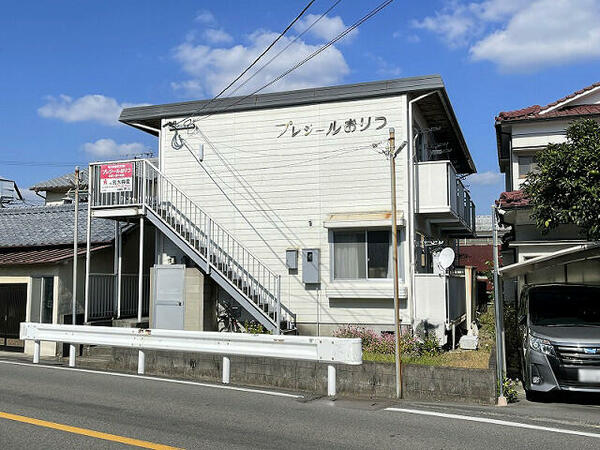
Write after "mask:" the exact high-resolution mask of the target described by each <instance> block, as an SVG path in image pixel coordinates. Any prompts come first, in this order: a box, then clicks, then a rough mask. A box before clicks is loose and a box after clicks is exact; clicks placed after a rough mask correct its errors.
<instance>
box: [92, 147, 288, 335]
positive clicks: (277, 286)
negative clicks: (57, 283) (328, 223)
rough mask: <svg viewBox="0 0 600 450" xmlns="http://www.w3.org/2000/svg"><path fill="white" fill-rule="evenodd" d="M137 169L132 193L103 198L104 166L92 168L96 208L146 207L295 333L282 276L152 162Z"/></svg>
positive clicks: (135, 164) (276, 322)
mask: <svg viewBox="0 0 600 450" xmlns="http://www.w3.org/2000/svg"><path fill="white" fill-rule="evenodd" d="M119 163H131V164H132V168H133V170H132V177H133V180H132V190H131V191H130V192H114V193H113V192H111V193H101V192H100V189H99V186H100V170H101V166H102V165H103V164H109V163H94V164H91V165H90V207H91V208H92V209H101V208H115V207H129V206H134V207H146V208H148V209H150V210H151V211H152V212H154V214H155V215H156V216H157V217H159V218H160V219H161V220H162V221H163V222H164V223H165V224H166V225H167V226H169V227H170V228H171V230H172V231H174V232H175V233H177V234H178V235H179V236H180V237H181V238H182V239H183V240H184V241H186V242H187V243H188V244H189V245H190V247H192V248H193V249H194V251H195V252H196V253H198V254H199V255H201V256H202V257H203V258H204V259H205V260H206V261H207V263H208V264H209V266H210V267H211V268H212V269H214V270H216V271H217V272H218V273H220V274H221V275H222V276H223V277H224V278H225V279H227V280H229V282H230V283H231V284H232V285H233V286H234V287H235V289H236V290H237V291H238V292H239V293H240V294H242V295H244V296H245V297H247V298H249V299H250V300H251V301H252V303H254V304H255V305H256V306H257V309H258V310H259V311H260V312H261V313H262V314H263V316H264V317H265V318H266V319H267V320H269V321H270V322H271V323H272V324H274V326H275V327H276V328H277V329H279V328H280V327H281V325H282V323H283V324H284V325H285V327H286V328H287V329H292V328H293V327H295V321H296V317H295V314H294V313H292V312H291V311H290V310H289V309H288V308H286V307H285V306H284V305H282V304H281V295H280V293H281V276H280V275H278V274H276V273H275V272H273V271H272V270H271V269H269V268H268V267H267V266H266V265H265V264H263V263H262V262H261V261H260V260H259V259H258V258H257V257H256V256H254V255H253V254H252V253H251V252H250V251H249V250H248V249H246V248H245V247H244V246H243V245H242V244H241V243H240V242H239V241H238V240H237V239H235V238H234V237H233V236H232V235H231V234H230V233H229V232H227V231H226V230H225V229H224V228H223V227H221V226H220V225H219V224H218V223H216V222H215V221H214V220H213V219H211V218H210V216H208V215H207V214H206V213H205V212H204V211H203V210H202V208H200V207H199V206H198V205H197V204H196V203H195V202H194V201H192V200H191V199H190V198H189V197H188V196H187V195H186V194H185V193H184V192H183V191H182V190H181V189H180V188H179V187H178V186H177V185H176V184H175V183H173V182H172V181H171V180H169V179H168V178H167V177H166V176H165V175H163V174H162V173H161V172H160V171H159V169H158V168H157V167H156V166H154V165H153V164H152V163H151V162H150V161H148V160H140V159H137V160H136V159H134V160H128V161H119Z"/></svg>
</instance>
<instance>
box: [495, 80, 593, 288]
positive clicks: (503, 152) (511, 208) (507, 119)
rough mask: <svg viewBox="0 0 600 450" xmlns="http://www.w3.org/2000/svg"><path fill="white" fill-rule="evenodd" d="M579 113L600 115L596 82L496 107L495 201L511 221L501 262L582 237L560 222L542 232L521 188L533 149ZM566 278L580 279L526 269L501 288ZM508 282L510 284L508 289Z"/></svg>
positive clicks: (555, 138)
mask: <svg viewBox="0 0 600 450" xmlns="http://www.w3.org/2000/svg"><path fill="white" fill-rule="evenodd" d="M582 117H592V118H600V83H594V84H592V85H590V86H588V87H585V88H583V89H581V90H579V91H576V92H574V93H572V94H569V95H567V96H566V97H563V98H561V99H559V100H556V101H554V102H552V103H550V104H548V105H546V106H539V105H533V106H529V107H527V108H523V109H519V110H515V111H506V112H501V113H500V114H498V116H497V117H496V137H497V146H498V162H499V165H500V171H501V172H503V173H504V174H505V183H506V186H505V189H506V192H503V193H502V194H501V195H500V198H499V200H498V202H497V204H498V206H499V207H500V209H501V212H502V213H503V214H502V215H501V220H502V221H503V222H504V223H505V224H507V225H510V226H512V230H511V232H510V233H509V234H507V237H506V238H505V246H504V249H503V255H502V256H503V263H504V265H509V264H512V263H519V262H524V261H526V260H528V259H531V258H534V257H537V256H543V255H548V254H550V253H553V252H556V251H558V250H561V249H565V248H569V247H572V246H574V245H577V244H580V243H584V242H585V240H584V239H583V238H582V236H581V235H580V234H579V233H578V230H577V229H576V227H574V226H572V225H561V226H559V227H558V228H556V229H554V230H552V231H550V232H549V233H548V234H542V233H541V232H540V231H539V230H538V229H537V228H536V226H535V224H534V222H533V221H532V220H531V218H530V212H531V207H530V205H529V202H528V199H527V198H525V197H524V195H523V192H522V190H521V186H522V184H523V182H524V181H525V178H526V176H527V174H528V173H529V172H531V171H532V170H535V167H536V166H535V164H536V163H535V155H536V153H537V152H539V151H540V150H541V149H543V148H545V147H546V146H547V145H548V144H549V143H560V142H564V141H565V139H566V128H567V127H568V126H569V124H570V123H571V122H572V121H573V120H576V119H579V118H582ZM580 272H581V271H580ZM579 278H581V274H580V275H579ZM567 279H568V280H569V281H585V280H583V279H578V275H577V274H575V273H573V274H570V276H569V274H567V273H566V272H565V270H564V268H562V267H557V268H556V273H549V272H547V271H545V272H543V273H538V274H535V273H531V274H529V275H527V276H521V277H520V279H519V280H513V282H509V283H505V287H506V291H505V293H506V295H507V297H508V298H509V299H510V298H513V297H514V295H515V293H516V292H517V289H518V286H520V285H522V284H523V283H526V282H529V283H533V282H536V281H567ZM517 281H518V282H517ZM511 285H512V286H513V287H514V288H513V289H511V288H508V286H511Z"/></svg>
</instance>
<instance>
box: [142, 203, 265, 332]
mask: <svg viewBox="0 0 600 450" xmlns="http://www.w3.org/2000/svg"><path fill="white" fill-rule="evenodd" d="M146 218H147V219H148V220H149V221H150V222H151V223H152V224H153V225H154V226H155V227H156V228H158V229H159V230H160V232H161V233H163V234H164V235H165V236H166V237H167V238H169V239H170V240H171V241H172V242H173V243H174V244H175V245H177V247H178V248H179V249H180V250H182V251H183V252H184V253H185V254H186V255H187V256H188V257H190V258H191V259H192V261H194V263H196V264H197V265H198V267H200V269H201V270H202V271H203V272H204V273H205V274H207V275H209V276H210V277H211V278H212V279H213V280H214V281H215V282H216V283H217V284H218V285H219V286H221V287H222V288H223V289H225V291H226V292H227V293H228V294H229V295H231V297H233V299H234V300H235V301H236V302H238V303H239V304H240V306H241V307H242V308H244V309H245V310H246V311H248V312H249V313H250V314H251V315H252V317H254V318H255V319H256V320H257V321H258V322H260V324H261V325H262V326H264V327H265V328H266V329H267V330H269V331H271V332H275V331H276V330H277V324H276V323H275V322H274V321H273V320H271V319H270V318H268V317H267V315H266V314H265V313H264V312H263V311H262V310H261V309H260V308H259V307H258V306H257V305H256V304H255V303H254V302H251V301H250V300H248V298H247V297H246V295H245V294H243V293H242V292H240V291H239V289H238V288H237V287H236V286H234V285H233V283H232V282H231V281H230V280H229V279H227V278H225V277H224V276H223V275H222V274H221V273H220V272H218V271H216V270H210V269H209V265H208V261H207V260H206V258H205V257H204V256H202V255H201V254H200V253H199V252H198V251H197V250H196V249H194V248H193V247H192V246H191V245H190V244H189V243H188V242H187V241H186V240H185V239H183V238H182V237H181V236H180V235H179V233H177V232H176V231H174V230H173V229H172V227H171V226H170V225H169V224H167V223H166V222H165V221H164V220H163V219H162V218H161V217H160V216H158V215H157V214H156V213H155V212H154V211H153V210H152V209H150V208H146Z"/></svg>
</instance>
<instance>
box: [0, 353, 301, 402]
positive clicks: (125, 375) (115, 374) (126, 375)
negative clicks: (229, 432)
mask: <svg viewBox="0 0 600 450" xmlns="http://www.w3.org/2000/svg"><path fill="white" fill-rule="evenodd" d="M0 363H1V364H11V365H15V366H27V367H33V368H41V369H55V370H70V371H73V372H83V373H93V374H96V375H109V376H113V377H123V378H139V379H142V380H151V381H163V382H166V383H175V384H188V385H192V386H201V387H210V388H215V389H225V390H229V391H241V392H250V393H253V394H264V395H273V396H275V397H287V398H304V396H302V395H298V394H288V393H287V392H277V391H267V390H264V389H252V388H243V387H237V386H224V385H221V384H210V383H200V382H197V381H187V380H175V379H172V378H159V377H150V376H146V375H135V374H132V373H118V372H102V371H99V370H90V369H78V368H76V367H62V366H48V365H45V364H32V363H24V362H17V361H6V360H1V359H0Z"/></svg>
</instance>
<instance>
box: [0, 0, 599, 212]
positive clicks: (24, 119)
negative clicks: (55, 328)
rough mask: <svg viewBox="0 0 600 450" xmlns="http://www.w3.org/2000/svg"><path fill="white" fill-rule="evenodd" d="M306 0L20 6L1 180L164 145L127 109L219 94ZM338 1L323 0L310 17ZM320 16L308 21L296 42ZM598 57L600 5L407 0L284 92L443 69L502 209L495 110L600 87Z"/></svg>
mask: <svg viewBox="0 0 600 450" xmlns="http://www.w3.org/2000/svg"><path fill="white" fill-rule="evenodd" d="M305 3H306V2H305V1H304V0H302V1H295V0H294V1H286V2H282V1H280V0H276V1H267V0H260V1H253V2H247V1H228V0H220V1H219V2H209V1H203V2H201V1H197V0H196V1H183V0H182V1H177V2H164V1H155V0H145V1H143V2H142V1H137V2H136V1H102V2H98V1H81V0H80V1H60V0H58V1H54V2H46V1H30V2H6V3H5V4H3V14H2V15H1V17H0V58H1V60H2V65H1V67H2V69H1V70H0V104H1V106H2V107H1V108H0V130H1V131H2V134H3V139H2V140H1V141H0V174H2V175H3V176H5V177H9V178H13V179H15V180H16V181H17V183H18V184H19V186H20V187H21V188H26V187H29V186H30V185H31V184H33V183H35V182H37V181H40V180H43V179H46V178H49V177H52V176H56V175H59V174H61V173H64V172H66V171H69V170H71V169H72V167H73V165H74V164H75V163H80V164H86V163H87V162H88V161H89V160H91V159H97V158H112V157H114V156H115V155H127V154H135V153H139V152H142V151H148V150H150V151H151V150H154V149H155V148H156V140H155V138H153V137H152V136H149V135H146V134H145V133H142V132H139V131H137V130H134V129H131V128H128V127H126V126H123V125H119V124H118V123H117V122H116V117H117V116H118V112H119V110H120V108H121V107H123V106H127V105H135V104H144V103H151V104H156V103H167V102H174V101H183V100H191V99H198V98H206V97H210V96H211V95H214V94H215V93H216V92H218V90H219V89H220V88H221V87H223V85H224V83H225V82H226V81H228V80H229V79H230V78H231V76H232V75H233V74H238V73H239V72H240V71H241V69H242V68H243V67H245V66H246V65H247V61H250V60H251V59H252V58H253V57H254V56H256V55H257V54H258V53H259V52H260V51H262V49H263V48H264V47H265V46H266V45H267V44H268V43H269V42H270V41H271V40H272V39H273V37H274V36H275V34H274V33H277V32H279V31H281V30H282V29H283V28H284V27H285V25H287V24H288V23H289V21H290V20H291V19H292V18H293V17H294V16H295V15H296V14H297V13H298V12H299V11H300V10H301V9H302V7H303V6H304V5H305ZM332 3H333V1H332V0H317V1H316V2H315V3H314V5H313V6H312V7H311V8H310V10H309V11H308V12H307V14H316V15H320V14H321V13H322V12H324V11H325V10H326V9H327V8H329V6H331V4H332ZM378 3H379V1H377V0H374V1H372V0H357V1H355V0H342V1H341V2H340V3H339V4H338V5H337V6H336V7H335V8H334V9H333V10H332V11H331V12H330V13H329V14H328V16H327V17H326V19H323V20H322V21H321V22H320V23H319V24H318V25H317V26H315V27H313V29H311V30H310V31H309V32H307V33H306V34H305V35H303V36H302V38H300V39H299V40H298V41H297V42H296V43H295V44H294V45H292V46H290V48H289V49H288V51H286V52H285V53H284V54H282V56H281V57H279V58H277V59H276V60H275V61H274V62H273V63H272V64H271V65H270V66H269V67H267V68H266V69H265V70H264V71H263V72H261V74H260V75H259V76H257V77H256V78H255V79H254V80H253V81H252V82H251V83H249V85H250V84H252V83H253V82H255V81H256V82H257V83H259V82H260V81H263V82H264V81H267V80H269V79H270V78H272V77H274V76H275V75H278V74H279V73H280V72H282V71H283V70H285V69H286V68H288V67H289V66H291V65H293V64H294V63H295V62H296V61H297V60H299V59H301V58H302V57H304V56H305V55H306V54H308V53H309V52H311V51H312V50H314V49H316V48H318V46H319V45H320V44H322V43H323V42H326V41H327V40H328V39H329V38H330V37H331V36H332V35H335V34H336V33H337V32H338V31H341V30H343V29H344V27H345V26H347V25H349V24H351V23H353V22H354V21H355V20H356V19H358V18H359V17H361V16H362V15H363V14H365V13H366V12H367V11H368V10H370V9H371V8H373V7H374V6H376V5H377V4H378ZM315 17H316V16H315ZM312 20H314V18H313V16H305V19H304V21H303V22H302V23H300V24H299V25H298V26H297V27H296V28H295V29H293V30H292V31H291V33H290V37H291V38H293V37H294V36H297V35H298V33H300V32H301V31H302V30H303V26H304V27H305V26H306V24H310V23H312ZM284 44H285V42H284ZM599 60H600V2H599V1H597V0H577V1H572V0H481V1H475V0H473V1H459V0H426V1H422V2H407V1H401V0H395V1H394V2H393V3H392V4H391V5H390V6H389V7H388V8H387V9H385V10H384V12H382V13H381V14H379V15H377V16H375V17H374V18H373V19H371V20H370V21H368V22H367V23H365V24H364V25H363V26H361V27H360V29H359V31H358V32H357V33H353V34H351V35H349V36H348V37H347V38H346V39H345V40H344V41H342V42H341V43H339V44H337V45H336V46H335V48H331V49H330V50H328V51H327V52H324V53H323V54H322V55H321V56H319V57H318V58H316V59H315V60H314V61H312V62H311V63H310V64H308V65H307V66H306V67H305V68H303V69H302V70H300V71H298V72H297V73H294V74H293V75H291V76H289V77H286V78H285V79H284V80H282V81H281V82H280V83H278V84H277V85H275V86H274V88H275V90H284V89H292V88H300V87H308V86H321V85H330V84H342V83H352V82H360V81H370V80H380V79H389V78H397V77H408V76H418V75H425V74H433V73H439V74H441V75H442V77H443V78H444V81H445V83H446V86H447V90H448V93H449V95H450V98H451V100H452V103H453V106H454V109H455V111H456V114H457V116H458V119H459V122H460V124H461V127H462V129H463V132H464V135H465V138H466V140H467V143H468V145H469V148H470V150H471V153H472V154H473V157H474V159H475V163H476V165H477V168H478V170H479V172H480V174H481V175H478V176H476V177H475V178H471V181H470V182H468V183H469V184H470V186H471V191H472V193H473V197H474V199H475V201H476V203H477V207H478V211H479V212H480V213H487V212H488V209H489V205H490V204H491V203H492V201H493V199H494V198H496V197H497V195H498V193H499V192H500V191H501V190H502V181H501V180H502V179H501V177H500V176H499V174H498V165H497V159H496V146H495V134H494V128H493V119H494V116H495V115H496V114H497V113H498V112H499V111H502V110H511V109H517V108H521V107H524V106H528V105H531V104H546V103H549V102H551V101H553V100H555V99H557V98H559V97H562V96H563V95H566V94H568V93H570V92H572V91H575V90H577V89H580V88H582V87H584V86H587V85H589V84H591V83H593V82H595V81H599V79H600V75H599V71H598V69H599ZM14 161H19V162H28V163H30V164H28V165H23V164H15V163H13V162H14ZM58 164H62V165H60V166H59V165H58Z"/></svg>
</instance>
